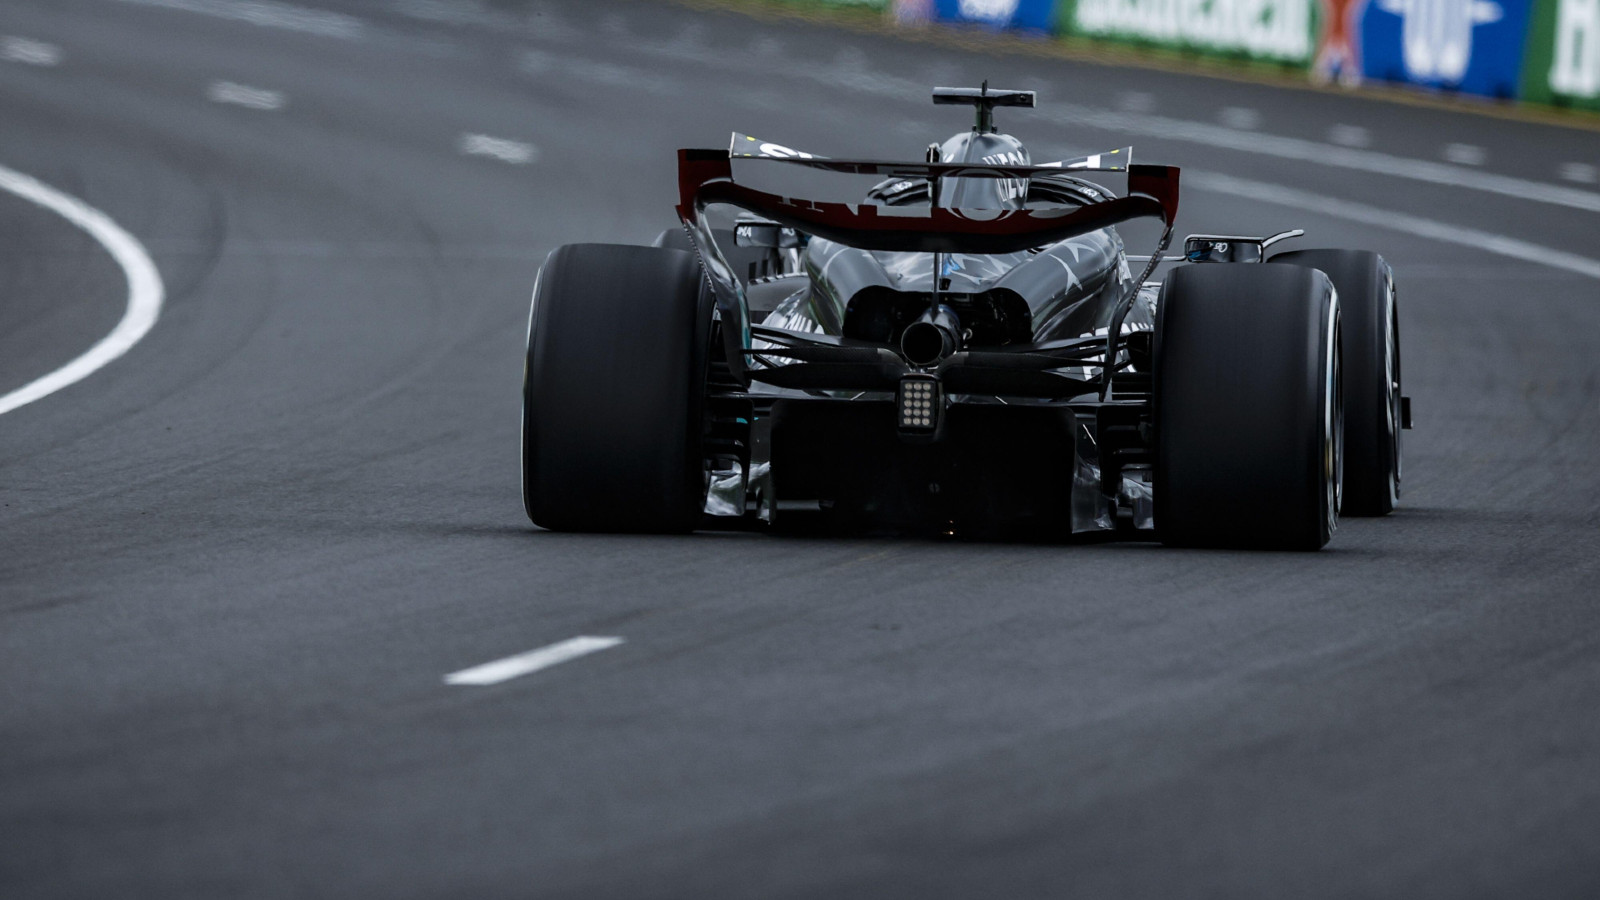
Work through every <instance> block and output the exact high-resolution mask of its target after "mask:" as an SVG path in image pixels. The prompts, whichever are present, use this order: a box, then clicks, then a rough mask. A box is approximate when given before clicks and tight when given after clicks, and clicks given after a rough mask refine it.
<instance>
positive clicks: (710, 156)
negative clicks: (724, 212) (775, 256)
mask: <svg viewBox="0 0 1600 900" xmlns="http://www.w3.org/2000/svg"><path fill="white" fill-rule="evenodd" d="M742 137H745V136H744V135H735V138H734V140H735V150H734V151H723V150H679V151H678V216H679V218H681V219H683V221H684V222H685V224H688V225H690V226H691V227H693V225H694V223H696V222H697V221H698V219H699V217H700V214H701V212H703V211H704V210H705V208H706V207H707V206H710V205H712V204H717V203H727V204H729V205H732V206H736V207H738V208H740V209H743V210H745V211H747V212H752V213H755V214H757V215H760V216H764V217H766V218H769V219H772V220H773V221H775V222H778V223H780V224H783V225H787V226H790V227H792V228H798V229H800V230H801V231H805V232H808V233H810V234H814V235H817V236H819V237H822V238H826V239H828V240H831V241H837V242H839V243H841V244H846V245H849V246H851V247H859V248H861V249H863V250H894V251H919V252H943V253H1011V252H1015V251H1018V250H1026V249H1029V248H1030V247H1038V246H1042V245H1044V244H1051V243H1055V242H1056V241H1060V240H1065V239H1067V238H1070V237H1076V236H1077V235H1080V234H1086V233H1088V232H1090V231H1096V230H1098V229H1101V228H1104V227H1106V226H1108V225H1115V224H1117V223H1119V222H1126V221H1128V220H1130V219H1137V218H1144V217H1153V218H1159V219H1161V220H1162V221H1163V222H1164V223H1165V224H1166V225H1167V226H1168V227H1171V226H1172V224H1173V222H1174V220H1176V218H1177V215H1178V170H1177V169H1176V168H1174V167H1172V166H1144V165H1128V166H1125V167H1124V166H1114V167H1111V166H1106V167H1102V166H1093V167H1091V166H1089V165H1070V164H1064V163H1056V164H1054V165H1046V166H1020V165H995V164H989V163H981V164H971V163H908V162H889V161H884V160H847V159H827V158H824V157H818V156H812V155H810V154H803V153H799V152H797V151H787V152H788V153H791V154H793V155H784V154H783V152H782V151H784V150H785V149H786V148H776V149H777V150H778V151H779V152H770V150H771V148H773V145H771V144H766V145H763V147H762V149H763V150H767V151H768V152H745V153H738V152H736V151H737V148H738V144H739V140H738V139H739V138H742ZM746 139H747V140H750V141H753V140H754V139H753V138H746ZM734 159H751V160H770V161H774V162H782V163H787V164H790V165H799V166H806V167H808V168H813V169H821V170H825V171H829V172H841V173H848V174H854V175H880V176H884V177H888V178H902V179H908V180H909V179H926V180H935V179H939V178H946V177H961V178H1009V179H1017V180H1026V179H1030V178H1036V177H1039V178H1048V177H1051V176H1060V175H1062V174H1064V173H1065V172H1066V171H1068V170H1070V171H1075V172H1083V171H1101V172H1120V171H1126V172H1127V176H1128V192H1127V196H1124V197H1118V198H1115V199H1112V200H1106V201H1102V202H1100V203H1090V204H1086V205H1083V206H1079V207H1076V208H1047V209H1017V210H1009V209H1008V210H1001V209H951V208H945V207H935V206H880V205H877V204H872V203H836V202H830V201H820V200H807V199H802V198H797V197H785V196H782V195H780V194H772V193H768V192H766V191H760V190H756V189H755V188H751V187H747V186H745V185H742V184H739V183H737V182H736V181H734V178H733V160H734ZM1090 159H1091V160H1094V161H1095V162H1098V161H1099V160H1098V159H1095V158H1093V157H1091V158H1090Z"/></svg>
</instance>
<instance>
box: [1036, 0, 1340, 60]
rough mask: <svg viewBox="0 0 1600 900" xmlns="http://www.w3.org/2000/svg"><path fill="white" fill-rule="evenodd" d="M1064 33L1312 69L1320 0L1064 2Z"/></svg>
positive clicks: (1061, 24) (1061, 21)
mask: <svg viewBox="0 0 1600 900" xmlns="http://www.w3.org/2000/svg"><path fill="white" fill-rule="evenodd" d="M1059 4H1060V7H1059V8H1060V14H1059V16H1058V19H1057V23H1058V28H1059V30H1061V31H1063V32H1065V33H1067V34H1072V35H1077V36H1080V37H1089V38H1105V39H1111V40H1119V41H1132V42H1135V43H1140V44H1147V45H1154V46H1160V47H1170V48H1173V49H1178V50H1191V51H1199V52H1202V53H1214V54H1222V55H1226V56H1236V57H1237V56H1242V57H1247V58H1251V59H1261V60H1271V61H1274V62H1280V63H1291V64H1300V65H1309V64H1310V62H1311V57H1312V53H1313V51H1314V50H1315V49H1316V30H1315V28H1314V25H1315V18H1316V15H1315V0H1209V2H1206V0H1059Z"/></svg>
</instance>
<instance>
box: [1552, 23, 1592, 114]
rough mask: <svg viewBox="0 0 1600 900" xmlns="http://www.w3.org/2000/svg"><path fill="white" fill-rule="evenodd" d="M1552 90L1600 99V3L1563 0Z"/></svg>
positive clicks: (1557, 34)
mask: <svg viewBox="0 0 1600 900" xmlns="http://www.w3.org/2000/svg"><path fill="white" fill-rule="evenodd" d="M1560 3H1561V6H1560V8H1559V9H1558V10H1557V12H1556V59H1555V65H1554V66H1553V67H1552V68H1551V69H1550V89H1551V90H1553V91H1555V92H1556V93H1558V94H1572V95H1575V96H1578V97H1600V0H1560Z"/></svg>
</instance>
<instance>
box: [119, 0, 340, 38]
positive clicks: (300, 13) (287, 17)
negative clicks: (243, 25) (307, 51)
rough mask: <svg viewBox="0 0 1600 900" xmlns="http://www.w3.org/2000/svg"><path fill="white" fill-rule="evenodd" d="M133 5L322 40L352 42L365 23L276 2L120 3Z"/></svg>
mask: <svg viewBox="0 0 1600 900" xmlns="http://www.w3.org/2000/svg"><path fill="white" fill-rule="evenodd" d="M122 2H123V3H132V4H134V5H136V6H157V7H160V8H162V9H176V10H182V11H183V12H192V13H199V14H201V15H206V16H215V17H216V18H219V19H232V20H233V21H235V22H248V23H249V24H251V25H260V26H262V27H264V28H281V29H283V30H285V31H299V32H303V33H305V34H315V35H320V36H322V37H333V38H343V39H345V40H354V39H356V38H359V37H361V35H362V32H363V31H364V30H365V23H363V22H362V21H361V20H360V19H358V18H356V17H355V16H347V15H345V14H344V13H336V12H327V11H324V10H320V9H307V8H305V7H303V6H293V5H291V4H288V3H279V2H277V0H122Z"/></svg>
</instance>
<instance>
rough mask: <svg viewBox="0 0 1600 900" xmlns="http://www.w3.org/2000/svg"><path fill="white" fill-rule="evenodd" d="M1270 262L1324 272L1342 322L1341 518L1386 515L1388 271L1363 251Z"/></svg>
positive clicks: (1389, 458)
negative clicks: (1334, 294) (1342, 486)
mask: <svg viewBox="0 0 1600 900" xmlns="http://www.w3.org/2000/svg"><path fill="white" fill-rule="evenodd" d="M1272 261H1273V262H1274V263H1289V264H1291V265H1296V266H1307V267H1310V268H1313V269H1319V270H1321V271H1322V272H1324V273H1326V274H1327V276H1328V278H1329V279H1330V280H1331V281H1332V282H1333V286H1334V287H1335V288H1336V289H1337V290H1338V291H1339V310H1340V312H1341V314H1342V316H1343V331H1344V337H1343V338H1342V341H1341V342H1342V344H1343V350H1344V402H1345V419H1344V428H1345V439H1344V441H1345V454H1344V507H1343V509H1342V513H1343V514H1344V515H1347V516H1386V515H1388V514H1389V513H1391V512H1393V511H1394V508H1395V507H1396V506H1398V505H1399V503H1400V432H1401V427H1400V426H1401V424H1402V419H1401V412H1400V403H1401V401H1400V394H1401V388H1400V315H1399V306H1398V303H1397V301H1396V299H1395V290H1394V273H1393V272H1392V271H1391V270H1390V269H1389V264H1388V263H1386V262H1384V259H1383V257H1381V256H1379V255H1378V254H1376V253H1371V252H1368V251H1365V250H1297V251H1295V252H1292V253H1280V254H1278V255H1277V256H1274V257H1273V258H1272Z"/></svg>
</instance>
